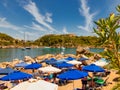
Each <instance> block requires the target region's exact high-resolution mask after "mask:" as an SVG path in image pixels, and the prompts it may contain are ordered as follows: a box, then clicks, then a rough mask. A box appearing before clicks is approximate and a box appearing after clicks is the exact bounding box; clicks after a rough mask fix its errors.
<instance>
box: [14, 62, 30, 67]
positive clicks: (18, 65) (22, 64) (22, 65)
mask: <svg viewBox="0 0 120 90" xmlns="http://www.w3.org/2000/svg"><path fill="white" fill-rule="evenodd" d="M27 65H29V64H27V63H25V62H21V63H18V64H16V65H15V67H25V66H27Z"/></svg>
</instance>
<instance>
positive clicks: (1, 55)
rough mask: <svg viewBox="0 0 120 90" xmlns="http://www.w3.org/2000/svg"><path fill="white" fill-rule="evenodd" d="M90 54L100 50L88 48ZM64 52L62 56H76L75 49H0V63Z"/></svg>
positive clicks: (100, 49) (100, 50)
mask: <svg viewBox="0 0 120 90" xmlns="http://www.w3.org/2000/svg"><path fill="white" fill-rule="evenodd" d="M90 51H91V52H96V53H98V52H102V51H103V49H102V48H90ZM61 52H64V54H76V48H66V49H64V50H62V49H60V48H31V49H30V50H29V49H26V50H22V49H19V48H17V49H16V48H10V49H0V62H5V61H12V60H13V59H16V58H18V59H21V60H23V59H24V56H31V57H32V58H34V57H36V56H39V55H44V54H59V53H61Z"/></svg>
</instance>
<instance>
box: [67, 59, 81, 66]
mask: <svg viewBox="0 0 120 90" xmlns="http://www.w3.org/2000/svg"><path fill="white" fill-rule="evenodd" d="M67 63H70V64H73V65H76V64H82V63H81V62H80V61H76V60H72V61H68V62H67Z"/></svg>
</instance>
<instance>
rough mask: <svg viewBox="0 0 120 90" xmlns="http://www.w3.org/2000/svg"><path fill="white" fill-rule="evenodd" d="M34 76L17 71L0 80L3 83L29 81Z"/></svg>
mask: <svg viewBox="0 0 120 90" xmlns="http://www.w3.org/2000/svg"><path fill="white" fill-rule="evenodd" d="M31 77H32V75H31V74H27V73H24V72H21V71H15V72H13V73H10V74H8V75H6V76H4V77H2V78H0V80H3V81H10V80H21V79H26V78H27V79H28V78H31Z"/></svg>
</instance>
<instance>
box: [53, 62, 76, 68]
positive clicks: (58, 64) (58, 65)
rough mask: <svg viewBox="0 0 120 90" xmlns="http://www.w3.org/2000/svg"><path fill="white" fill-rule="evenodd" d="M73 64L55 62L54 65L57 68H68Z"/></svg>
mask: <svg viewBox="0 0 120 90" xmlns="http://www.w3.org/2000/svg"><path fill="white" fill-rule="evenodd" d="M73 66H74V65H73V64H69V63H66V62H62V63H57V64H55V67H58V68H69V67H73Z"/></svg>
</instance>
